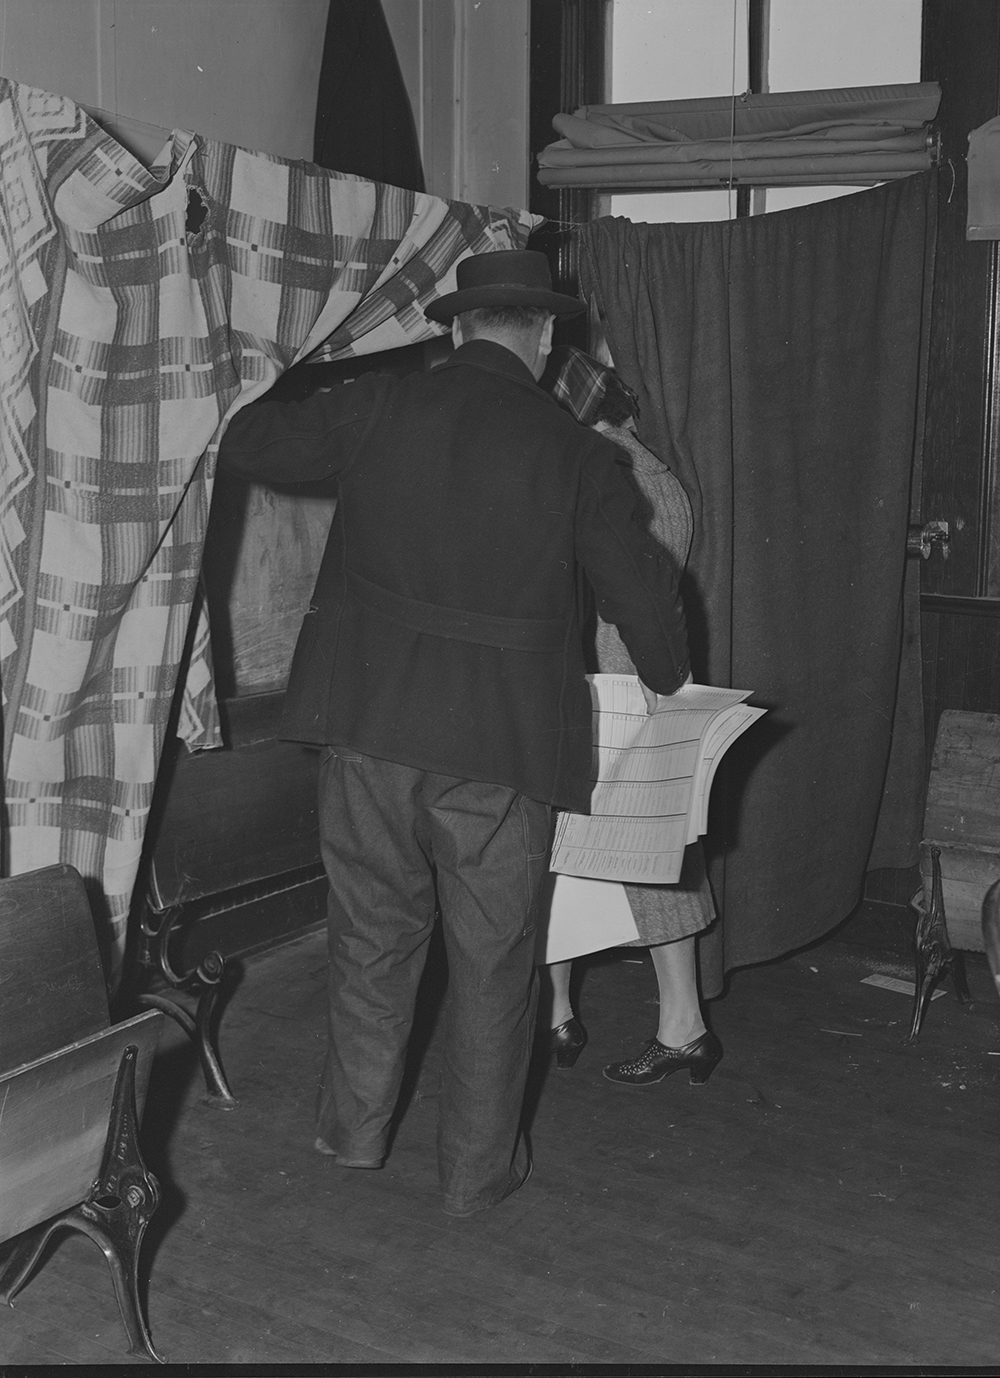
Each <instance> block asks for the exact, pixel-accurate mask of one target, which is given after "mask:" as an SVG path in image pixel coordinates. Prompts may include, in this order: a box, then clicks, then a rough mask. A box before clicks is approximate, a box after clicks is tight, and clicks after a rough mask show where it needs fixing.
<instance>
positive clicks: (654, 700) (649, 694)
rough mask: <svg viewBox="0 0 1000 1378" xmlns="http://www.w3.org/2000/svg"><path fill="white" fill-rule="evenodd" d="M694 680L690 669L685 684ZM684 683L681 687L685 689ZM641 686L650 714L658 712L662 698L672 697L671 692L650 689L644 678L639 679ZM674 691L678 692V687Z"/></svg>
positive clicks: (647, 710) (647, 711)
mask: <svg viewBox="0 0 1000 1378" xmlns="http://www.w3.org/2000/svg"><path fill="white" fill-rule="evenodd" d="M693 682H694V675H692V673H691V671H690V670H689V671H688V677H687V679H686V680H685V681H684V684H692V683H693ZM684 684H682V685H680V686H679V688H681V689H683V688H684ZM639 688H640V689H641V690H642V697H643V698H644V699H645V700H646V713H647V715H649V714H650V713H655V712H656V709H657V706H658V705H659V702H660V699H669V698H671V697H672V695H671V694H657V693H656V691H655V690H653V689H650V688H649V687H648V686H647V685H645V684H643V682H642V680H640V681H639ZM674 693H675V694H676V693H677V690H676V689H675V690H674Z"/></svg>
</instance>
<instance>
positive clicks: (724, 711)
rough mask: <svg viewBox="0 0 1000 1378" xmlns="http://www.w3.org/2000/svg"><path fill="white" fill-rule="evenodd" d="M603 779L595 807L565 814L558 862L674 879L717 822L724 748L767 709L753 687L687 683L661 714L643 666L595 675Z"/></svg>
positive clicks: (623, 875)
mask: <svg viewBox="0 0 1000 1378" xmlns="http://www.w3.org/2000/svg"><path fill="white" fill-rule="evenodd" d="M588 679H589V680H590V683H591V690H592V693H593V695H594V740H595V751H594V756H595V780H594V789H593V794H592V795H591V811H590V813H589V814H579V813H560V814H559V815H558V817H557V820H556V830H555V841H554V843H553V848H552V860H551V863H550V869H551V870H553V871H556V872H560V873H562V874H564V875H571V876H583V877H588V878H590V879H593V880H614V881H626V882H629V881H630V882H633V883H635V884H638V885H671V884H675V883H676V882H677V881H678V880H679V879H680V874H681V867H682V865H683V863H684V848H685V847H686V846H687V845H688V843H689V842H694V841H695V840H696V839H697V838H699V837H701V836H702V834H703V833H704V832H705V831H706V828H707V826H708V798H709V792H710V790H711V787H712V781H713V779H714V778H715V772H716V770H717V769H718V767H719V762H720V761H721V760H722V757H723V755H724V754H725V752H726V751H727V750H728V749H729V747H730V746H732V744H733V742H734V741H735V740H736V738H737V737H738V736H740V734H741V733H743V732H745V731H746V729H747V728H748V727H749V726H750V725H751V723H754V722H756V720H757V719H758V718H759V717H761V716H762V715H763V713H764V711H765V710H764V709H763V708H752V707H750V706H749V705H748V704H747V703H746V700H747V699H748V698H749V697H750V695H751V693H752V692H753V690H751V689H715V688H712V687H711V686H709V685H705V684H686V685H684V687H683V688H682V689H679V690H678V691H677V693H676V694H671V695H670V696H669V697H668V698H664V699H662V700H661V701H660V704H659V706H658V707H657V709H656V712H655V713H652V714H648V713H647V712H646V701H645V699H644V698H643V694H642V689H641V688H640V686H639V681H638V679H637V678H636V676H635V675H589V676H588Z"/></svg>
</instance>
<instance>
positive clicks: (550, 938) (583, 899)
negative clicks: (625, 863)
mask: <svg viewBox="0 0 1000 1378" xmlns="http://www.w3.org/2000/svg"><path fill="white" fill-rule="evenodd" d="M638 936H639V930H638V928H636V926H635V919H634V918H633V917H632V910H631V907H630V906H629V902H628V898H627V897H626V894H625V890H624V887H623V886H621V885H619V884H618V882H617V881H613V880H584V879H582V878H581V877H580V876H556V878H555V885H554V886H553V888H552V903H551V906H550V907H549V911H548V916H547V919H545V920H543V921H542V922H541V923H540V925H539V929H538V948H537V952H536V960H537V961H538V962H539V963H549V962H567V961H569V960H570V959H571V958H573V957H580V956H582V955H583V953H585V952H602V951H603V950H604V948H606V947H617V946H618V945H619V944H620V943H631V942H634V941H635V940H636V938H638Z"/></svg>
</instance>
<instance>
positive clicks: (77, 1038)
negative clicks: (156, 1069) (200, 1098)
mask: <svg viewBox="0 0 1000 1378" xmlns="http://www.w3.org/2000/svg"><path fill="white" fill-rule="evenodd" d="M162 1023H163V1016H162V1014H160V1013H159V1012H158V1011H156V1010H150V1011H147V1012H146V1013H143V1014H140V1015H137V1016H135V1017H134V1018H132V1019H128V1020H125V1021H124V1022H123V1023H120V1024H115V1025H109V1018H108V1002H107V994H106V987H105V981H104V972H103V969H102V966H101V959H100V954H99V951H98V946H97V939H96V935H95V932H94V924H93V918H92V915H91V910H90V904H89V901H88V899H87V892H86V890H85V888H84V884H83V881H82V879H81V877H80V875H79V872H77V871H76V870H75V869H74V868H73V867H72V866H50V867H46V868H45V869H44V870H41V871H32V872H30V873H27V874H25V875H21V876H15V877H12V878H10V879H7V880H0V1242H4V1241H10V1240H13V1241H14V1242H13V1245H12V1247H11V1248H10V1250H9V1252H8V1254H7V1256H6V1258H5V1259H4V1261H3V1263H2V1264H0V1300H3V1301H6V1302H7V1303H9V1304H10V1305H13V1299H14V1297H15V1296H16V1295H17V1293H18V1292H19V1291H20V1290H21V1288H22V1287H24V1285H25V1284H26V1283H27V1281H28V1279H29V1277H30V1276H31V1273H32V1271H33V1270H34V1268H35V1266H36V1264H37V1263H38V1260H39V1258H40V1257H41V1254H42V1251H43V1249H44V1248H45V1245H46V1243H47V1242H48V1240H49V1238H50V1237H51V1236H52V1235H53V1234H54V1233H55V1232H56V1231H58V1230H62V1229H70V1230H77V1231H80V1232H81V1233H83V1234H86V1235H88V1236H89V1237H90V1238H91V1239H93V1240H94V1241H95V1243H96V1244H97V1245H98V1246H99V1247H100V1248H101V1250H102V1251H103V1253H104V1255H105V1257H106V1258H107V1260H108V1263H109V1265H110V1268H111V1276H112V1280H113V1282H114V1288H115V1295H116V1297H117V1300H118V1306H119V1310H120V1312H121V1317H122V1321H123V1323H124V1326H125V1330H126V1333H127V1335H128V1340H129V1353H131V1354H146V1355H148V1356H149V1357H151V1358H153V1359H157V1360H158V1359H159V1356H158V1355H157V1353H156V1351H155V1350H154V1349H153V1344H152V1340H151V1339H150V1335H149V1330H148V1328H147V1326H146V1323H145V1321H144V1319H143V1317H142V1312H141V1309H140V1306H139V1295H138V1261H139V1248H140V1244H141V1242H142V1236H143V1234H144V1232H145V1229H146V1226H147V1224H148V1223H149V1220H150V1218H151V1216H152V1214H153V1211H154V1210H155V1209H156V1206H157V1203H158V1201H159V1185H158V1183H157V1181H156V1178H155V1177H154V1176H153V1175H152V1174H151V1173H150V1172H148V1171H147V1169H146V1166H145V1164H144V1163H143V1161H142V1157H141V1154H140V1152H139V1143H138V1123H139V1115H140V1113H141V1110H142V1106H143V1103H144V1101H145V1096H146V1088H147V1085H148V1082H149V1072H150V1067H151V1064H152V1059H153V1053H154V1052H155V1050H156V1044H157V1040H158V1038H159V1034H160V1029H161V1027H162Z"/></svg>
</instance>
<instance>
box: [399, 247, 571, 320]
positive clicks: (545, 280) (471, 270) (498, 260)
mask: <svg viewBox="0 0 1000 1378" xmlns="http://www.w3.org/2000/svg"><path fill="white" fill-rule="evenodd" d="M456 281H457V283H458V291H457V292H449V293H448V294H447V295H446V296H443V297H439V298H438V299H437V301H432V302H430V303H429V304H428V305H427V306H425V307H424V315H425V316H426V317H427V318H428V320H432V321H440V322H446V321H450V320H452V319H453V318H454V317H455V316H457V315H459V314H460V313H461V312H462V311H475V310H476V309H477V307H480V306H535V307H539V308H540V309H541V310H543V311H551V312H552V314H553V315H554V316H575V315H576V314H577V312H578V311H582V310H583V309H584V307H585V305H586V303H585V302H582V301H581V300H580V299H579V297H570V296H567V295H566V294H565V293H564V292H553V290H552V274H551V273H550V272H549V261H548V259H547V258H546V257H545V255H544V254H542V253H538V251H537V250H535V249H497V250H495V251H494V252H493V253H487V254H474V255H473V256H472V257H471V258H463V259H462V261H461V263H459V265H458V269H457V272H456Z"/></svg>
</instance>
